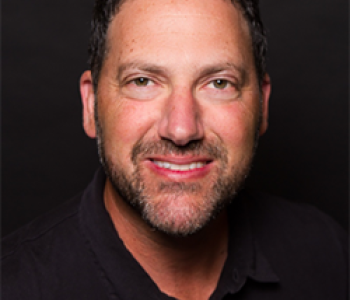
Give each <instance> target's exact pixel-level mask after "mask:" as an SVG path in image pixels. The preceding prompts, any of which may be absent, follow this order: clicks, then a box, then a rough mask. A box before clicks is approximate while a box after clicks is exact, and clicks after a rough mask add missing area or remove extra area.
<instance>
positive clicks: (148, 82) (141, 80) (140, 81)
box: [133, 77, 153, 86]
mask: <svg viewBox="0 0 350 300" xmlns="http://www.w3.org/2000/svg"><path fill="white" fill-rule="evenodd" d="M133 82H134V83H135V84H136V85H137V86H147V85H151V84H152V83H153V82H152V80H151V79H148V78H146V77H139V78H136V79H134V80H133Z"/></svg>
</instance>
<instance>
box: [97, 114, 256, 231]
mask: <svg viewBox="0 0 350 300" xmlns="http://www.w3.org/2000/svg"><path fill="white" fill-rule="evenodd" d="M96 128H97V144H98V152H99V157H100V161H101V163H102V166H103V168H104V170H105V173H106V175H107V177H108V178H109V180H110V182H111V183H112V185H113V187H114V189H115V191H116V192H117V193H118V194H119V196H120V197H121V198H122V199H123V201H125V202H126V203H127V204H128V205H129V206H130V207H132V209H134V210H135V211H136V212H137V213H138V214H139V215H140V216H141V217H142V219H143V220H144V221H145V222H146V223H147V224H148V225H149V226H150V227H151V228H152V229H154V230H157V231H159V232H163V233H165V234H167V235H170V236H176V237H186V236H190V235H193V234H195V233H197V232H198V231H200V230H201V229H203V228H204V227H205V226H207V225H208V224H209V223H210V221H211V220H213V219H214V218H215V217H216V216H217V215H218V214H219V213H220V212H221V211H222V210H223V209H224V208H226V207H227V206H228V205H229V203H230V202H231V201H232V200H233V199H234V197H235V195H236V194H237V192H238V191H239V190H240V188H241V187H242V185H243V183H244V181H245V179H246V177H247V176H248V174H249V171H250V167H251V163H252V160H253V157H254V153H255V149H256V146H257V141H258V128H259V126H257V130H256V139H255V145H254V147H253V149H252V150H251V156H250V159H249V160H248V161H247V162H246V163H245V164H244V165H243V166H240V167H237V166H232V167H231V168H230V169H229V166H228V155H227V150H226V149H225V148H224V147H223V146H222V145H221V144H219V143H215V142H212V143H208V142H204V141H191V142H190V143H188V144H187V145H185V146H177V145H175V144H174V143H173V142H171V141H169V140H159V141H155V142H143V141H142V140H140V141H139V142H138V143H136V144H135V145H134V147H133V149H132V152H131V162H132V164H133V165H134V167H135V171H134V172H133V173H132V174H131V175H128V174H126V172H125V171H124V170H123V169H122V168H121V167H120V166H118V165H115V164H114V163H113V162H112V161H111V159H109V157H108V156H107V155H106V151H105V146H104V135H103V129H102V128H101V126H100V123H99V122H98V118H96ZM150 154H152V155H154V154H157V155H167V154H177V155H193V156H196V155H207V156H209V157H212V158H213V159H215V160H216V161H219V162H220V163H219V167H218V168H217V169H216V170H215V172H216V174H215V177H214V178H215V180H213V181H212V182H211V183H210V188H208V187H207V186H205V187H203V186H201V184H200V183H186V182H162V181H160V182H159V183H158V185H157V186H155V185H150V184H147V183H146V179H145V177H144V176H143V175H142V174H143V170H142V167H141V166H140V164H139V162H140V161H141V158H142V157H143V156H145V155H150ZM203 189H204V190H205V189H207V192H206V193H203V192H202V190H203ZM201 193H202V194H203V196H202V199H201V202H200V203H199V204H198V203H197V205H196V203H194V204H193V203H189V204H188V205H187V204H186V207H185V208H181V209H178V208H177V207H176V205H175V206H171V205H164V202H166V203H176V200H177V199H179V197H183V196H189V197H191V196H198V194H199V195H200V194H201ZM152 194H153V195H161V196H162V199H164V201H163V200H162V201H160V202H159V201H158V202H156V201H152V200H153V199H152V196H151V195H152ZM164 206H165V208H164ZM178 217H180V218H181V219H183V220H184V221H183V222H181V224H177V223H176V218H178Z"/></svg>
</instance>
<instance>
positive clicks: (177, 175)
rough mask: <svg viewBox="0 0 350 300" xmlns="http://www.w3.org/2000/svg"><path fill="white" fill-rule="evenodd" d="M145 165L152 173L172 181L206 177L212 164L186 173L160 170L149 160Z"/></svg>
mask: <svg viewBox="0 0 350 300" xmlns="http://www.w3.org/2000/svg"><path fill="white" fill-rule="evenodd" d="M146 165H147V166H148V167H149V168H150V169H151V170H152V171H153V172H154V173H156V174H158V175H161V176H164V177H167V178H169V179H173V180H180V179H182V180H184V179H200V178H203V177H204V176H206V175H207V174H208V173H209V171H210V169H211V167H212V163H208V164H206V165H204V166H203V167H201V168H196V169H191V170H187V171H178V170H171V169H165V168H161V167H160V166H158V165H156V164H155V163H153V162H152V161H150V160H149V161H147V162H146Z"/></svg>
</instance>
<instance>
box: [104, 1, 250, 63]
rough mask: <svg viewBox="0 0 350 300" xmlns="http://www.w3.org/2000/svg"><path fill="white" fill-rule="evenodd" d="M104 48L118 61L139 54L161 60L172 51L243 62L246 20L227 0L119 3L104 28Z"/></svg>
mask: <svg viewBox="0 0 350 300" xmlns="http://www.w3.org/2000/svg"><path fill="white" fill-rule="evenodd" d="M107 46H108V48H109V49H110V48H113V49H114V50H118V52H119V54H120V56H121V57H122V56H123V55H125V54H126V53H127V54H128V56H129V57H132V56H133V55H135V56H137V55H138V54H139V52H138V51H141V52H142V54H143V55H144V56H147V55H148V54H151V55H154V54H157V55H158V56H159V59H162V57H161V56H162V53H163V54H164V55H165V56H166V55H167V53H166V52H167V51H171V55H172V57H175V54H174V51H175V52H177V53H179V56H180V55H182V56H183V57H187V59H194V58H195V57H194V56H197V55H198V59H199V58H200V57H201V55H199V54H202V55H208V54H209V53H213V51H216V55H220V54H222V55H224V53H228V52H231V54H233V55H235V56H236V57H237V58H241V59H242V60H243V59H244V56H251V54H252V51H251V39H250V34H249V27H248V25H247V22H246V21H245V19H244V17H243V15H242V12H241V10H240V9H239V8H238V5H233V4H232V3H231V1H228V0H128V1H125V2H123V4H122V5H121V7H120V9H119V11H118V13H117V14H116V15H115V17H114V18H113V20H112V22H111V24H110V26H109V28H108V34H107ZM206 50H207V51H206ZM132 53H133V54H132ZM193 54H194V56H193V57H191V55H193Z"/></svg>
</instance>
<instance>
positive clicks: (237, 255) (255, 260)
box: [79, 168, 278, 300]
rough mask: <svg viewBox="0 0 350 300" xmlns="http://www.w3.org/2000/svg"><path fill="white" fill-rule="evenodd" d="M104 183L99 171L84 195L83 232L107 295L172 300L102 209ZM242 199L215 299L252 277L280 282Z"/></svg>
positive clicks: (233, 211) (234, 208) (234, 212)
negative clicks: (120, 236) (143, 265)
mask: <svg viewBox="0 0 350 300" xmlns="http://www.w3.org/2000/svg"><path fill="white" fill-rule="evenodd" d="M104 184H105V175H104V172H103V170H102V168H100V169H99V170H98V171H97V173H96V174H95V177H94V179H93V181H92V183H91V184H90V185H89V186H88V187H87V189H86V190H85V192H84V194H83V197H82V202H81V206H80V212H79V214H80V225H81V227H82V231H83V234H84V235H85V238H86V241H87V245H88V247H89V248H90V250H91V252H92V255H93V256H94V260H95V263H96V265H97V267H98V269H99V271H100V274H101V278H102V280H103V281H104V282H105V284H106V290H107V292H108V293H109V295H110V296H111V298H112V299H113V298H115V299H135V300H136V299H156V300H157V299H159V300H161V299H169V298H168V297H166V295H165V294H163V293H161V292H160V291H159V289H158V287H157V286H156V284H155V283H154V282H153V281H152V280H151V278H150V277H149V276H148V274H147V273H146V272H145V271H144V270H143V269H142V267H141V266H140V265H139V263H138V262H137V261H136V260H135V259H134V258H133V256H132V255H131V253H130V252H129V251H128V250H127V249H126V248H125V246H124V244H123V242H122V241H121V239H120V238H119V236H118V233H117V231H116V230H115V228H114V225H113V223H112V220H111V219H110V216H109V214H108V212H107V211H106V209H105V206H104V202H103V190H104ZM244 198H245V197H244V195H243V193H241V194H240V195H239V196H237V197H236V198H235V200H234V202H233V203H232V204H231V205H230V207H229V210H228V214H229V224H230V231H229V232H230V233H229V234H230V238H229V249H228V253H229V254H228V257H227V260H226V262H225V265H224V268H223V271H222V274H221V277H220V280H219V283H218V286H217V289H216V291H215V292H214V293H213V295H212V297H211V299H221V298H223V297H224V295H226V294H227V293H232V294H234V293H237V292H238V291H239V290H240V289H241V288H242V287H243V286H244V284H245V282H246V280H247V279H248V278H251V279H253V280H255V281H258V282H278V277H277V275H276V274H275V273H274V272H273V270H272V268H271V267H270V264H269V263H268V261H267V259H266V258H265V256H264V255H263V253H262V252H261V250H260V248H259V245H258V243H257V241H256V240H255V239H254V236H253V234H252V230H251V227H250V222H249V217H248V213H249V212H248V210H247V209H246V206H245V205H244Z"/></svg>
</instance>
